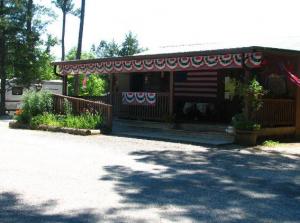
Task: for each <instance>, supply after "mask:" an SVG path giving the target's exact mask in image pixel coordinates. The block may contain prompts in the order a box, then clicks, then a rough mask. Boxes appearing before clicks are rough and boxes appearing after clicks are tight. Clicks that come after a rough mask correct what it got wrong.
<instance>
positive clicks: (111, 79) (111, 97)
mask: <svg viewBox="0 0 300 223" xmlns="http://www.w3.org/2000/svg"><path fill="white" fill-rule="evenodd" d="M109 75H110V76H109V80H110V81H109V101H110V104H112V101H113V89H114V86H113V82H114V74H109Z"/></svg>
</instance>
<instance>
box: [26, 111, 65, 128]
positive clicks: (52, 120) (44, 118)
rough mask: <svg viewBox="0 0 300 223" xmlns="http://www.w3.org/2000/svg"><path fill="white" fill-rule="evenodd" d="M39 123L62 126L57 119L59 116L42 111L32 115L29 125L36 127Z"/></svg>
mask: <svg viewBox="0 0 300 223" xmlns="http://www.w3.org/2000/svg"><path fill="white" fill-rule="evenodd" d="M39 125H49V126H62V123H61V122H60V120H59V116H57V115H54V114H49V113H44V114H42V115H37V116H35V117H33V118H32V119H31V121H30V126H31V127H33V128H36V127H37V126H39Z"/></svg>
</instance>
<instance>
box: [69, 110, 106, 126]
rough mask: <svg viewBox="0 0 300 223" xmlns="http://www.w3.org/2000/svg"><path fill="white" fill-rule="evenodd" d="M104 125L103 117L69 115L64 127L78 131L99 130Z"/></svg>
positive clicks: (88, 114) (87, 114)
mask: <svg viewBox="0 0 300 223" xmlns="http://www.w3.org/2000/svg"><path fill="white" fill-rule="evenodd" d="M101 125H102V116H100V115H98V114H96V115H93V114H90V113H86V114H82V115H79V116H74V115H67V116H66V117H65V119H64V120H63V126H65V127H69V128H78V129H99V128H100V127H101Z"/></svg>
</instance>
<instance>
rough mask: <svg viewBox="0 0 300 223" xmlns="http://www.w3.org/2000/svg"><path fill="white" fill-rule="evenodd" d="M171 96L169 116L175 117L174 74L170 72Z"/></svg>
mask: <svg viewBox="0 0 300 223" xmlns="http://www.w3.org/2000/svg"><path fill="white" fill-rule="evenodd" d="M169 89H170V96H169V115H173V112H174V111H173V110H174V72H173V71H170V87H169Z"/></svg>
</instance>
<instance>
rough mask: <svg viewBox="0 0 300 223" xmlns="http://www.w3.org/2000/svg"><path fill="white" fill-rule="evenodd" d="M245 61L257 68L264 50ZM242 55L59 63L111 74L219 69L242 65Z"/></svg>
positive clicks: (68, 70)
mask: <svg viewBox="0 0 300 223" xmlns="http://www.w3.org/2000/svg"><path fill="white" fill-rule="evenodd" d="M245 64H246V65H247V66H248V67H251V68H256V67H260V66H261V64H262V53H259V52H258V53H246V54H245ZM241 67H242V54H226V55H212V56H192V57H170V58H159V59H140V60H125V61H122V60H116V61H114V60H111V61H104V62H95V63H85V64H66V65H59V68H60V71H61V73H62V74H111V73H133V72H148V71H152V72H155V71H181V70H216V69H224V68H241Z"/></svg>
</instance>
